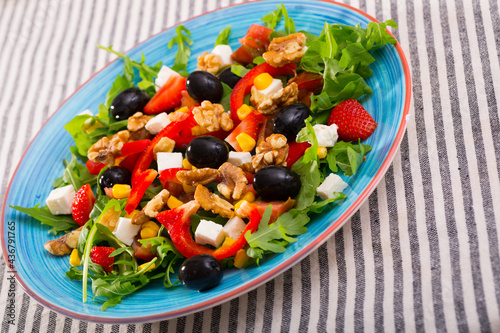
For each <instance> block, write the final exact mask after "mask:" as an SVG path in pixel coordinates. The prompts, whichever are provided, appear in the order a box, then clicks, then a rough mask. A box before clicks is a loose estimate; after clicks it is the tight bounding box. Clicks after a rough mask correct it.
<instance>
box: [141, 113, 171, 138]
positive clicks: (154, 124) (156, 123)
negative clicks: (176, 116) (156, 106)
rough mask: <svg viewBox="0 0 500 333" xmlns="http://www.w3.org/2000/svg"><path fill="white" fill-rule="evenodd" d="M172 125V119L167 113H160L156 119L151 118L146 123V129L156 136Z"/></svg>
mask: <svg viewBox="0 0 500 333" xmlns="http://www.w3.org/2000/svg"><path fill="white" fill-rule="evenodd" d="M168 124H170V119H169V118H168V115H167V114H166V113H165V112H162V113H160V114H159V115H157V116H156V117H153V118H151V119H150V120H149V121H148V122H147V123H146V129H147V130H148V132H149V133H151V134H153V135H156V134H158V133H160V132H161V130H162V129H164V128H165V127H167V125H168Z"/></svg>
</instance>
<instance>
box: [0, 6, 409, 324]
mask: <svg viewBox="0 0 500 333" xmlns="http://www.w3.org/2000/svg"><path fill="white" fill-rule="evenodd" d="M266 1H267V0H251V1H247V2H243V3H236V4H231V5H228V6H224V7H220V8H216V9H214V10H211V11H206V12H203V13H201V14H199V15H196V16H193V17H189V18H187V19H186V20H183V21H180V22H177V23H176V24H174V25H171V26H169V27H166V28H164V29H162V30H161V31H159V32H158V33H156V34H153V35H151V36H149V37H148V38H146V39H144V40H142V41H140V42H138V43H136V44H135V45H134V46H133V47H131V48H130V49H129V50H127V51H126V52H124V53H125V54H127V53H129V52H130V51H131V50H133V49H135V48H136V47H138V46H139V45H141V44H143V43H145V42H147V41H148V40H150V39H152V38H154V37H156V36H157V35H160V34H162V33H163V32H165V31H167V30H170V29H173V28H175V27H177V26H179V25H182V24H184V23H185V22H187V21H191V20H195V19H197V18H199V17H201V16H204V15H207V14H210V13H214V12H217V11H220V10H225V9H227V8H231V7H236V6H242V5H247V4H249V3H256V2H266ZM314 1H316V2H325V3H331V4H334V5H337V6H341V7H345V8H347V9H349V10H351V11H354V12H357V13H358V14H361V15H362V16H364V17H366V18H367V19H369V20H370V21H372V22H377V23H380V21H378V20H377V19H375V18H374V17H373V16H371V15H369V14H368V13H366V12H364V11H362V10H361V9H358V8H355V7H353V6H351V5H348V4H344V3H339V2H337V1H334V0H314ZM389 33H390V34H391V35H392V33H391V32H389ZM392 36H393V35H392ZM394 47H395V48H396V51H397V53H398V56H399V58H400V60H401V65H402V67H403V72H404V74H405V75H404V77H405V80H404V82H405V99H404V107H403V113H402V117H401V122H400V124H399V128H398V131H397V133H396V136H395V138H394V141H393V142H392V145H391V148H390V149H389V151H388V152H387V155H386V157H385V159H384V160H383V163H382V165H381V166H380V168H379V169H378V170H377V172H376V174H375V175H374V176H373V178H372V180H371V181H370V182H369V184H368V186H367V187H366V188H365V189H364V190H363V192H362V193H361V194H360V195H359V197H358V198H357V199H356V200H355V201H354V202H353V203H352V204H351V205H350V206H349V208H348V209H347V210H346V211H345V212H344V214H342V215H341V216H340V217H339V218H338V219H337V220H336V221H335V222H334V223H333V224H332V225H330V226H329V227H328V228H327V229H326V230H325V231H323V232H322V233H321V234H320V235H319V236H318V237H316V238H315V239H314V240H313V241H311V243H310V244H308V245H307V246H305V247H304V248H302V249H301V250H300V251H298V252H297V253H296V254H294V255H293V256H292V257H290V258H289V259H287V260H285V261H284V262H282V263H280V264H279V265H278V266H275V267H274V268H273V269H271V270H270V271H268V272H266V273H264V274H262V275H260V276H258V277H256V278H255V279H254V280H252V281H250V282H248V283H245V284H243V285H241V286H240V287H238V288H235V289H234V290H232V291H230V292H228V293H226V294H224V295H220V296H217V297H214V298H211V299H210V300H207V301H204V302H200V303H197V304H194V305H191V306H187V307H183V308H180V309H176V310H173V311H169V312H163V313H158V314H151V315H146V316H136V317H128V318H122V317H99V316H94V315H86V314H81V313H78V312H74V311H71V310H68V309H64V308H61V307H59V306H56V305H54V304H52V303H51V302H49V301H47V300H45V299H44V298H42V297H41V296H39V295H38V294H36V293H35V292H33V291H32V290H31V289H30V288H29V287H28V286H27V285H26V284H25V283H24V281H23V280H21V279H20V278H19V276H18V274H17V271H16V270H15V269H14V270H10V271H8V272H9V273H13V274H15V276H16V282H17V283H18V284H19V285H20V286H21V288H22V289H23V290H24V291H25V292H26V293H27V294H28V295H29V296H30V297H31V298H33V299H35V300H36V301H37V302H38V303H40V304H42V305H43V306H45V307H47V308H49V309H52V310H54V311H56V312H58V313H59V314H62V315H64V316H67V317H71V318H74V319H78V320H84V321H90V322H95V323H107V324H133V323H145V322H155V321H160V320H170V319H173V318H177V317H180V316H185V315H189V314H192V313H194V312H197V311H203V310H205V309H208V308H211V307H215V306H217V305H219V304H221V303H224V302H227V301H230V300H232V299H234V298H236V297H238V296H241V295H242V294H244V293H247V292H250V291H252V290H254V289H255V288H257V287H259V286H261V285H262V284H264V283H266V282H267V281H269V280H271V279H273V278H275V277H276V276H278V275H279V274H281V273H283V272H284V270H285V269H286V268H290V267H292V266H294V265H296V264H298V263H299V262H300V261H301V260H303V259H304V258H305V257H307V256H308V255H309V254H311V253H312V252H313V251H314V250H316V249H317V248H318V247H320V246H321V245H322V244H323V243H324V242H326V241H327V240H328V239H329V238H330V237H332V236H333V235H334V234H335V232H336V231H338V230H339V229H340V228H341V227H342V226H343V225H344V224H345V223H346V222H347V221H348V219H349V218H350V217H351V216H352V215H353V214H354V213H355V212H356V211H357V210H358V209H359V208H360V206H361V204H362V203H363V202H364V201H365V200H366V199H367V198H368V197H369V196H370V195H371V193H372V192H373V191H374V190H375V188H376V187H377V185H378V184H379V183H380V181H381V180H382V178H383V177H384V175H385V174H386V172H387V169H388V168H389V166H390V165H391V164H392V161H393V160H394V158H395V156H396V152H397V150H398V149H399V147H400V144H401V141H402V139H403V136H404V134H405V132H406V128H407V122H408V119H407V118H408V116H409V115H410V113H409V111H410V104H411V75H410V68H409V65H408V61H407V58H406V56H405V53H404V52H403V49H402V47H401V44H400V43H399V41H397V43H396V44H394ZM118 60H119V58H116V59H114V60H112V61H110V62H108V63H107V64H106V65H105V66H104V67H102V68H101V69H100V70H98V71H97V72H95V73H94V74H92V75H91V76H90V77H89V78H88V79H87V80H86V81H85V82H83V83H82V84H81V85H79V86H78V87H77V88H76V89H75V90H74V91H73V92H72V93H71V94H70V95H69V96H68V97H67V98H66V99H64V100H63V101H62V102H61V104H60V105H59V106H58V107H57V109H56V110H55V111H54V112H53V113H52V114H51V115H50V116H49V117H48V118H47V119H46V121H45V122H44V123H43V125H42V126H41V127H40V129H39V130H38V132H37V133H36V135H35V136H34V137H33V139H32V140H31V141H30V143H29V144H28V146H27V147H26V149H25V150H24V152H23V154H22V155H21V158H20V159H19V162H18V164H17V166H16V168H15V169H14V172H13V174H12V176H11V178H10V181H9V185H8V186H7V189H6V192H5V197H4V200H3V205H2V215H1V223H0V233H1V237H0V240H1V246H2V254H3V260H4V261H5V263H6V268H7V269H8V268H9V267H10V266H9V265H10V264H9V261H8V260H7V258H8V255H9V253H8V250H7V248H6V242H5V226H6V225H5V210H6V206H7V199H8V197H9V193H10V190H11V186H12V182H13V180H14V178H15V176H16V174H17V172H18V170H19V167H20V165H21V163H22V162H23V160H24V158H25V155H26V154H27V153H28V151H29V149H30V147H31V145H32V144H33V142H34V141H35V140H36V139H37V138H38V136H39V135H40V133H41V131H42V130H43V129H44V128H45V126H46V125H47V123H48V122H49V121H50V120H51V119H52V117H53V116H54V115H55V114H56V113H57V112H59V110H60V109H61V108H62V106H63V105H65V104H66V103H67V102H68V100H70V99H71V98H72V97H73V96H74V95H75V94H76V93H77V92H78V91H79V90H80V89H81V88H82V87H84V86H85V85H87V83H89V82H90V81H91V80H92V79H94V77H96V76H97V75H98V74H99V73H101V72H102V71H104V70H105V69H106V68H108V67H109V66H111V65H112V64H113V63H115V62H116V61H118ZM14 268H15V265H14ZM103 314H105V312H103Z"/></svg>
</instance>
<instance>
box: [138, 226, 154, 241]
mask: <svg viewBox="0 0 500 333" xmlns="http://www.w3.org/2000/svg"><path fill="white" fill-rule="evenodd" d="M156 235H158V230H155V229H153V228H143V229H141V238H142V239H148V238H153V237H156Z"/></svg>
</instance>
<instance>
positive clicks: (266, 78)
mask: <svg viewBox="0 0 500 333" xmlns="http://www.w3.org/2000/svg"><path fill="white" fill-rule="evenodd" d="M271 83H273V77H272V76H271V75H269V73H262V74H260V75H258V76H257V77H256V78H255V79H253V85H254V86H255V88H257V89H258V90H264V89H266V88H267V87H269V86H270V85H271Z"/></svg>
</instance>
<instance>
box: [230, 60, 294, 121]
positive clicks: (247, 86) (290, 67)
mask: <svg viewBox="0 0 500 333" xmlns="http://www.w3.org/2000/svg"><path fill="white" fill-rule="evenodd" d="M296 67H297V65H296V64H294V63H290V64H286V65H284V66H283V67H273V66H271V65H269V64H268V63H267V62H265V63H262V64H260V65H257V66H255V67H254V68H252V69H251V70H250V71H249V72H248V73H247V74H246V75H245V76H244V77H242V78H241V80H239V81H238V83H236V85H235V86H234V89H233V92H232V93H231V98H230V103H231V117H232V118H233V122H234V124H235V125H238V124H239V123H240V119H239V118H238V114H237V113H236V111H238V109H239V108H240V107H241V106H242V105H243V100H244V99H245V96H246V95H248V94H249V93H250V91H251V90H252V86H253V80H254V79H255V78H256V77H257V76H259V75H260V74H262V73H268V74H269V75H271V76H276V75H295V69H296Z"/></svg>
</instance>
